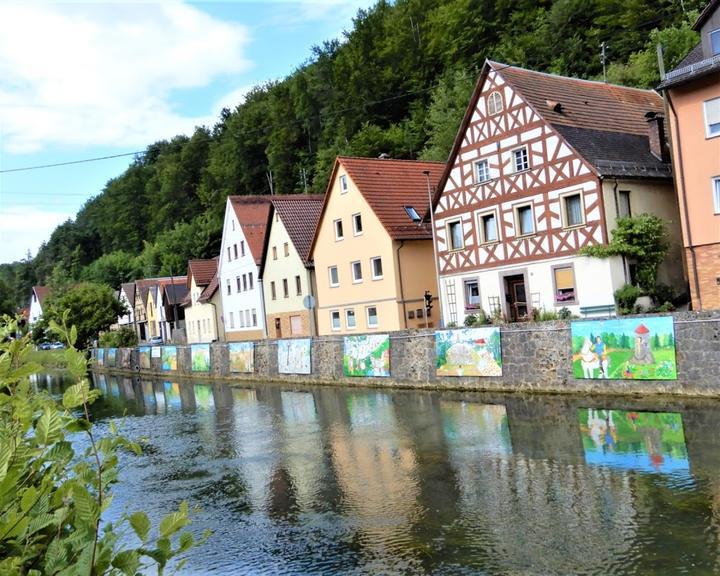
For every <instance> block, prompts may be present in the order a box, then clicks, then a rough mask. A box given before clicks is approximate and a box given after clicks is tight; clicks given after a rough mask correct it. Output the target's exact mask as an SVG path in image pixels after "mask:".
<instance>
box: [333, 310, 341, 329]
mask: <svg viewBox="0 0 720 576" xmlns="http://www.w3.org/2000/svg"><path fill="white" fill-rule="evenodd" d="M335 314H337V323H338V325H337V327H336V326H335V322H334V319H335ZM330 330H332V331H333V332H338V331H339V330H342V318H341V316H340V310H330Z"/></svg>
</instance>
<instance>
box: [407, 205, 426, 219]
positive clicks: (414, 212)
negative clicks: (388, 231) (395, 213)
mask: <svg viewBox="0 0 720 576" xmlns="http://www.w3.org/2000/svg"><path fill="white" fill-rule="evenodd" d="M405 213H406V214H407V215H408V218H410V220H412V221H413V222H420V220H422V218H420V214H418V213H417V210H415V208H413V207H412V206H405Z"/></svg>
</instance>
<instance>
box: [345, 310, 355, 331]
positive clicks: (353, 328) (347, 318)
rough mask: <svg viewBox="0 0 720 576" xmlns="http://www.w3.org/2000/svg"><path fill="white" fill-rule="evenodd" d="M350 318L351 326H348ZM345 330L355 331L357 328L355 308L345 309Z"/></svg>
mask: <svg viewBox="0 0 720 576" xmlns="http://www.w3.org/2000/svg"><path fill="white" fill-rule="evenodd" d="M350 316H352V318H353V324H352V326H351V325H350V320H349V318H350ZM345 328H347V329H348V330H355V329H356V328H357V315H356V314H355V308H345Z"/></svg>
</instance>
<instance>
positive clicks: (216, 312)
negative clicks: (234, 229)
mask: <svg viewBox="0 0 720 576" xmlns="http://www.w3.org/2000/svg"><path fill="white" fill-rule="evenodd" d="M217 270H218V259H217V258H212V259H210V260H190V261H189V262H188V270H187V283H186V287H187V290H188V292H187V295H186V296H185V299H184V300H183V303H182V304H183V307H184V309H185V326H186V333H187V341H188V343H190V344H194V343H198V342H215V341H217V340H224V338H225V331H224V330H223V324H222V297H221V296H220V291H219V290H218V273H217Z"/></svg>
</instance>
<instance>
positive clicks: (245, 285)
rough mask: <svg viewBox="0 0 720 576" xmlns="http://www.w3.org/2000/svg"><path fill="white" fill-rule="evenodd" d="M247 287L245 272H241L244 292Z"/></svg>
mask: <svg viewBox="0 0 720 576" xmlns="http://www.w3.org/2000/svg"><path fill="white" fill-rule="evenodd" d="M247 289H248V288H247V274H243V292H245V291H246V290H247Z"/></svg>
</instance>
